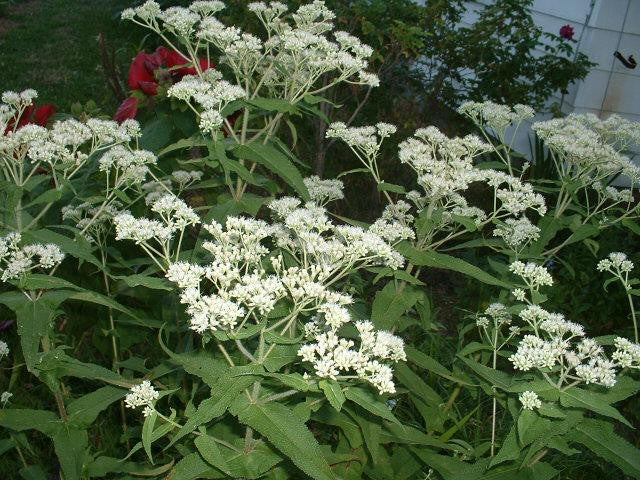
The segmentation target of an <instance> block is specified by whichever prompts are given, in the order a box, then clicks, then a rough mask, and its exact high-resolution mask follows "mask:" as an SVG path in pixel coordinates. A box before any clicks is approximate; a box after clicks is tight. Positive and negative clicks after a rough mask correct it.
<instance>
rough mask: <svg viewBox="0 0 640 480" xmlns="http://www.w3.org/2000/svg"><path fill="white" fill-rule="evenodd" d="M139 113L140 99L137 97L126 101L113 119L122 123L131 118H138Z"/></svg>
mask: <svg viewBox="0 0 640 480" xmlns="http://www.w3.org/2000/svg"><path fill="white" fill-rule="evenodd" d="M137 113H138V99H137V98H135V97H129V98H127V99H125V100H124V102H122V103H121V104H120V106H119V107H118V111H116V114H115V115H114V116H113V119H114V120H115V121H116V122H118V123H122V122H124V121H125V120H127V119H129V118H136V114H137Z"/></svg>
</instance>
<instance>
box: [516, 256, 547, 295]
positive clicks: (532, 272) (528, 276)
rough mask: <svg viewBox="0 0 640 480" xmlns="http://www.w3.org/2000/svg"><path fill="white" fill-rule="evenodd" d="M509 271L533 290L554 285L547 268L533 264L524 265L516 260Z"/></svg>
mask: <svg viewBox="0 0 640 480" xmlns="http://www.w3.org/2000/svg"><path fill="white" fill-rule="evenodd" d="M509 270H510V271H511V272H513V273H515V274H516V275H518V276H519V277H522V279H523V280H524V281H525V283H526V284H527V285H529V286H530V287H531V288H534V289H537V288H538V287H540V286H551V285H553V278H552V277H551V275H550V274H549V272H548V271H547V269H546V268H545V267H542V266H540V265H536V264H535V263H533V262H528V263H526V264H525V263H523V262H521V261H519V260H516V261H515V262H513V263H512V264H511V265H509Z"/></svg>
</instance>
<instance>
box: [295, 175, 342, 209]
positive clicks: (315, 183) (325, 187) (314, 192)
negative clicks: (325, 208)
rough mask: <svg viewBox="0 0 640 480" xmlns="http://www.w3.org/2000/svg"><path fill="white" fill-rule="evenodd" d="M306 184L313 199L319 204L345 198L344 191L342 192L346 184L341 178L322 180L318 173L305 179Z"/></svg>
mask: <svg viewBox="0 0 640 480" xmlns="http://www.w3.org/2000/svg"><path fill="white" fill-rule="evenodd" d="M304 185H305V186H306V187H307V190H308V191H309V196H310V197H311V200H313V201H314V202H316V203H317V204H318V205H326V204H327V203H329V202H333V201H335V200H341V199H343V198H344V193H343V192H342V190H343V188H344V184H343V183H342V181H340V180H335V179H327V180H322V179H321V178H320V177H318V176H317V175H313V176H311V177H307V178H305V179H304Z"/></svg>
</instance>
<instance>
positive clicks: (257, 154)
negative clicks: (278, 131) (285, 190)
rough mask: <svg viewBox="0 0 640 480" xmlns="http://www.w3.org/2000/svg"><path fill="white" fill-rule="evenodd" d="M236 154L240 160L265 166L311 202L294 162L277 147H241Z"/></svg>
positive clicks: (252, 145) (253, 145)
mask: <svg viewBox="0 0 640 480" xmlns="http://www.w3.org/2000/svg"><path fill="white" fill-rule="evenodd" d="M235 152H236V154H237V155H238V156H240V158H246V159H248V160H251V161H253V162H256V163H259V164H261V165H264V166H265V167H267V168H268V169H269V170H271V171H272V172H273V173H275V174H276V175H278V176H279V177H280V178H282V179H283V180H284V181H285V182H287V183H288V184H289V185H290V186H291V187H292V188H293V189H294V190H295V191H296V192H297V193H298V195H300V197H301V198H302V199H303V200H309V191H308V190H307V187H306V186H305V184H304V182H303V180H302V175H300V172H299V171H298V169H297V168H296V166H295V165H294V164H293V162H292V161H291V160H289V159H288V158H287V156H286V155H285V154H283V153H282V152H280V151H279V150H277V149H276V148H275V147H273V146H271V145H258V144H250V145H239V146H238V147H237V148H236V149H235Z"/></svg>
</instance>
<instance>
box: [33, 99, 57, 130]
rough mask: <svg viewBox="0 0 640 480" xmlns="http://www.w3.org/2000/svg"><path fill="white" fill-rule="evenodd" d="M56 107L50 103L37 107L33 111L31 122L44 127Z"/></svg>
mask: <svg viewBox="0 0 640 480" xmlns="http://www.w3.org/2000/svg"><path fill="white" fill-rule="evenodd" d="M55 113H56V107H55V105H52V104H50V103H46V104H44V105H42V106H41V107H38V108H37V109H36V111H35V112H34V113H33V123H35V124H36V125H40V126H41V127H46V126H47V123H48V122H49V119H50V118H51V117H52V116H53V115H55Z"/></svg>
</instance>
